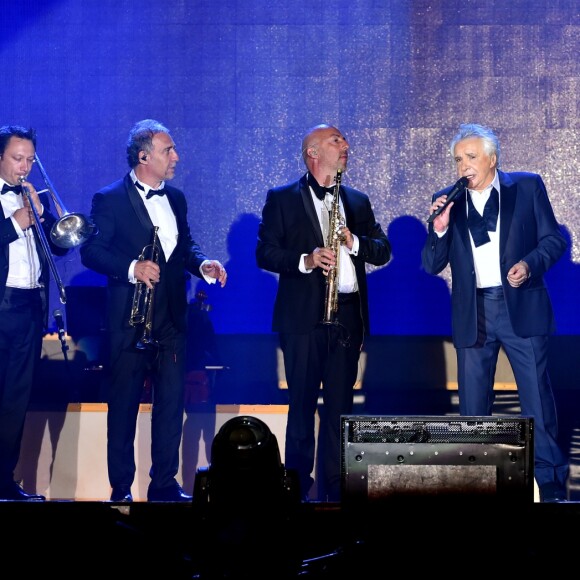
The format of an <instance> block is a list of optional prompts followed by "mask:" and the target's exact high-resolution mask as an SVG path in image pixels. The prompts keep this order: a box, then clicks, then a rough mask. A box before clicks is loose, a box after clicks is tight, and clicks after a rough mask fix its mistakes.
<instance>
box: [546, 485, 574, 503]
mask: <svg viewBox="0 0 580 580" xmlns="http://www.w3.org/2000/svg"><path fill="white" fill-rule="evenodd" d="M540 501H541V502H542V503H564V502H567V501H568V498H567V497H566V489H565V488H564V487H562V486H561V485H560V484H559V483H556V482H549V483H544V484H542V485H540Z"/></svg>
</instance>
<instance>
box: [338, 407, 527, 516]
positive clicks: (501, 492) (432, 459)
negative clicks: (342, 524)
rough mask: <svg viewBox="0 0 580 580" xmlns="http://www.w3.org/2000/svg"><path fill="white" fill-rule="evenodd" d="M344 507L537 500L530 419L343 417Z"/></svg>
mask: <svg viewBox="0 0 580 580" xmlns="http://www.w3.org/2000/svg"><path fill="white" fill-rule="evenodd" d="M341 429H342V497H343V503H344V504H345V506H347V507H348V506H351V507H352V506H354V505H357V506H361V505H363V506H364V505H367V506H368V505H370V504H372V505H373V506H377V505H381V504H388V503H391V502H392V501H393V500H397V502H400V501H401V500H405V499H412V500H413V501H417V500H429V501H433V500H434V499H444V500H449V501H454V502H456V501H459V500H468V501H469V502H473V501H474V500H475V499H481V500H486V501H488V500H490V501H494V502H496V501H500V500H501V501H504V500H508V501H510V502H521V503H523V502H530V503H531V502H533V494H534V487H533V481H534V470H533V465H534V463H533V419H532V418H531V417H519V416H518V417H509V418H508V417H443V416H433V417H429V416H406V417H382V416H355V415H352V416H343V417H342V418H341Z"/></svg>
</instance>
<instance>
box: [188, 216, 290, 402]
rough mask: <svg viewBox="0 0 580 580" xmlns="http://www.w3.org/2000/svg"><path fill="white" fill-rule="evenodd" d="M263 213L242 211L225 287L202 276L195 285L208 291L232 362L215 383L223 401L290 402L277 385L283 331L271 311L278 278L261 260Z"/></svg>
mask: <svg viewBox="0 0 580 580" xmlns="http://www.w3.org/2000/svg"><path fill="white" fill-rule="evenodd" d="M258 224H259V218H258V217H257V216H255V215H254V214H250V213H245V214H241V215H240V216H239V217H238V218H237V219H236V220H235V221H234V222H233V223H232V225H231V227H230V230H229V233H228V236H227V248H228V254H229V259H228V260H227V262H225V264H224V266H225V268H226V270H227V272H228V282H227V284H226V286H225V287H224V288H220V287H219V286H217V285H208V284H206V283H205V282H204V281H199V282H198V283H197V286H196V290H197V291H199V290H202V291H203V292H205V293H207V299H208V302H209V303H210V304H211V305H212V321H213V325H214V329H215V333H216V338H217V343H218V348H219V351H220V353H221V357H222V360H223V363H224V364H225V365H226V366H227V367H228V368H229V370H228V371H226V372H224V373H223V375H222V376H221V377H220V380H219V384H218V385H216V401H215V402H216V403H218V404H285V403H286V402H287V398H286V395H285V392H284V391H280V390H279V389H278V384H277V380H276V377H277V376H278V374H277V373H278V371H277V352H276V349H277V346H278V335H277V334H275V333H273V332H272V330H271V328H272V312H273V308H274V299H275V297H276V289H277V285H278V282H277V279H276V277H274V276H272V275H271V274H269V273H267V272H265V271H264V270H261V269H260V268H258V267H257V265H256V257H255V249H256V240H257V235H258Z"/></svg>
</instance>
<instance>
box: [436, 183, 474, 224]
mask: <svg viewBox="0 0 580 580" xmlns="http://www.w3.org/2000/svg"><path fill="white" fill-rule="evenodd" d="M468 181H469V180H468V179H467V177H462V178H461V179H459V180H458V181H457V183H456V184H455V185H454V186H453V189H452V190H451V191H450V192H449V193H448V194H447V199H446V200H445V203H444V204H443V205H442V206H441V207H439V208H437V209H436V210H435V211H434V212H433V213H432V214H431V215H430V216H429V217H428V218H427V223H428V224H430V223H431V222H432V221H433V220H434V219H435V218H436V217H437V216H438V215H440V214H442V213H443V212H444V211H445V208H446V207H447V206H448V205H449V204H450V203H451V202H452V201H453V200H454V199H455V198H456V197H457V196H458V195H460V194H461V193H463V191H464V189H465V188H466V187H467V182H468Z"/></svg>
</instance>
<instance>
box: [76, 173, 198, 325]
mask: <svg viewBox="0 0 580 580" xmlns="http://www.w3.org/2000/svg"><path fill="white" fill-rule="evenodd" d="M165 191H166V192H167V197H168V199H169V203H170V205H171V208H172V209H173V213H174V214H175V218H176V220H177V230H178V240H177V246H176V248H175V250H174V251H173V253H172V254H171V257H170V258H169V260H165V257H164V255H163V251H162V250H161V252H160V267H161V276H162V277H163V278H164V282H165V289H166V291H167V298H168V305H169V313H170V316H171V320H172V322H173V324H174V325H175V327H176V328H178V329H179V330H185V329H186V311H187V294H186V282H187V280H188V279H189V274H188V272H189V273H191V274H194V275H195V276H197V277H199V278H201V277H202V276H201V273H200V270H199V268H200V266H201V263H202V262H203V261H204V260H206V259H208V258H207V256H206V255H205V254H204V253H203V252H202V251H201V249H200V247H199V246H198V244H196V243H195V242H194V241H193V239H192V237H191V232H190V229H189V225H188V222H187V202H186V199H185V195H184V194H183V192H182V191H180V190H179V189H177V188H175V187H172V186H170V185H167V184H166V185H165ZM91 218H92V219H93V221H94V223H95V225H96V226H97V228H98V233H97V234H96V235H93V236H92V237H91V238H89V240H88V241H87V242H85V243H84V244H83V246H81V250H80V254H81V261H82V263H83V265H84V266H86V267H87V268H90V269H92V270H94V271H95V272H98V273H100V274H104V275H106V276H107V277H108V287H109V305H108V311H109V325H110V329H111V330H113V331H115V330H128V329H129V328H130V325H129V318H130V314H131V305H132V301H133V294H134V291H135V286H134V284H131V283H130V282H129V281H128V272H129V265H130V264H131V262H132V261H133V260H136V259H138V258H139V256H140V255H141V253H142V251H143V249H144V247H145V246H147V245H148V244H150V243H151V241H152V237H153V223H152V222H151V219H150V218H149V214H148V213H147V209H146V208H145V204H144V202H143V200H142V198H141V195H140V194H139V192H138V191H137V188H136V187H135V185H134V184H133V182H132V180H131V177H130V174H127V175H126V176H125V177H124V178H123V179H120V180H118V181H116V182H114V183H112V184H110V185H108V186H106V187H104V188H103V189H101V190H100V191H98V192H97V193H96V194H95V195H94V197H93V201H92V209H91Z"/></svg>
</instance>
